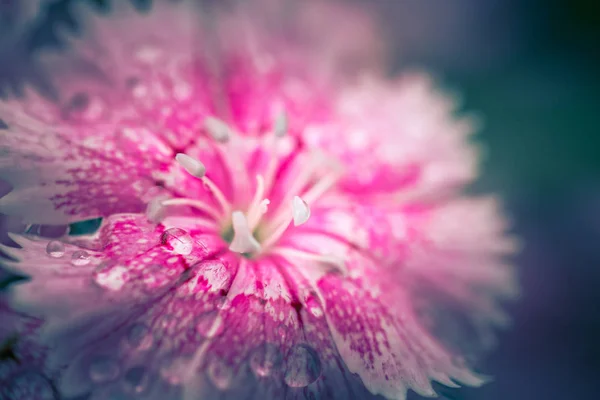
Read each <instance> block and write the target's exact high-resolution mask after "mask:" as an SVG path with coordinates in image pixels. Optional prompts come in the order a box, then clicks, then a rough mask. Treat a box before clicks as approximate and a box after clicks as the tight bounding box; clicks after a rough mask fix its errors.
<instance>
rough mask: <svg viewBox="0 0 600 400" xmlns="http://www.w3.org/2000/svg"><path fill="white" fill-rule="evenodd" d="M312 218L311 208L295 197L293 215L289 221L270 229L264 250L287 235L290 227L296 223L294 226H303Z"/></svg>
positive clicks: (264, 243)
mask: <svg viewBox="0 0 600 400" xmlns="http://www.w3.org/2000/svg"><path fill="white" fill-rule="evenodd" d="M309 217H310V208H309V207H308V204H306V202H305V201H304V200H302V199H301V198H300V197H298V196H294V199H293V201H292V215H291V216H290V215H289V214H288V216H287V219H286V220H284V221H283V222H281V223H279V225H276V226H275V228H274V229H272V230H271V229H268V230H267V232H270V234H268V235H267V238H266V239H265V240H264V241H263V248H265V249H267V248H269V247H270V246H271V245H273V244H274V243H275V242H276V241H277V240H279V238H280V237H281V236H282V235H283V234H284V233H285V231H286V230H287V228H288V226H289V225H290V224H291V223H292V221H294V226H298V225H302V224H303V223H305V222H306V221H308V218H309Z"/></svg>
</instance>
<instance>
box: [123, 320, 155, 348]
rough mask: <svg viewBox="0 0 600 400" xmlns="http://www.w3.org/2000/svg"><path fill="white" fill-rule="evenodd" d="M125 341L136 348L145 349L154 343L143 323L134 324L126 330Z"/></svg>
mask: <svg viewBox="0 0 600 400" xmlns="http://www.w3.org/2000/svg"><path fill="white" fill-rule="evenodd" d="M127 343H129V345H130V346H131V347H132V348H134V349H137V350H147V349H149V348H150V347H152V345H153V344H154V338H153V337H152V333H151V332H150V330H149V329H148V327H147V326H146V325H144V324H134V325H132V326H131V327H130V328H129V331H128V332H127Z"/></svg>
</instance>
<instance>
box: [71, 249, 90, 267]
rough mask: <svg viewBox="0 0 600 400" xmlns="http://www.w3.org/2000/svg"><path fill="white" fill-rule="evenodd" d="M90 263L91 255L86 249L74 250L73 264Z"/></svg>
mask: <svg viewBox="0 0 600 400" xmlns="http://www.w3.org/2000/svg"><path fill="white" fill-rule="evenodd" d="M89 263H90V255H89V253H88V252H87V251H85V250H77V251H74V252H73V254H72V255H71V264H73V265H77V266H83V265H88V264H89Z"/></svg>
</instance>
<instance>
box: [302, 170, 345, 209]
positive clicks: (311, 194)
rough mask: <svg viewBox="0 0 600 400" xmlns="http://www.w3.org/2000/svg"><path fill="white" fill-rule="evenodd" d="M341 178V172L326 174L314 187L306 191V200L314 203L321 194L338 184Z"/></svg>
mask: <svg viewBox="0 0 600 400" xmlns="http://www.w3.org/2000/svg"><path fill="white" fill-rule="evenodd" d="M339 178H340V173H339V172H338V171H334V172H331V173H329V174H328V175H326V176H324V177H323V178H321V180H319V181H318V182H317V183H316V184H315V185H314V186H313V187H311V188H310V189H309V190H308V191H307V192H306V193H304V196H303V197H304V200H306V201H307V202H309V203H314V201H315V200H317V199H318V198H319V197H321V195H323V194H324V193H325V192H327V191H328V190H329V189H330V188H331V187H332V186H333V185H335V184H336V182H337V181H338V179H339Z"/></svg>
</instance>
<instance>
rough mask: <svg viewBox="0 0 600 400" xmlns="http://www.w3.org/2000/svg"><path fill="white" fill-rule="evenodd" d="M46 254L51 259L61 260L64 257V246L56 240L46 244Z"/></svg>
mask: <svg viewBox="0 0 600 400" xmlns="http://www.w3.org/2000/svg"><path fill="white" fill-rule="evenodd" d="M46 253H48V255H49V256H50V257H53V258H61V257H62V256H64V255H65V245H64V244H62V243H61V242H59V241H57V240H52V241H50V242H48V245H47V246H46Z"/></svg>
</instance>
